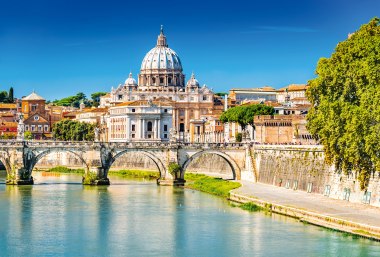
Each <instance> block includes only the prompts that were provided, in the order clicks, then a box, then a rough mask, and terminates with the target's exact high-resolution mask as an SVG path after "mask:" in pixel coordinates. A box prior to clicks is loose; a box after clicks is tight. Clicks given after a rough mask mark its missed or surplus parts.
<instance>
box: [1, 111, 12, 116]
mask: <svg viewBox="0 0 380 257" xmlns="http://www.w3.org/2000/svg"><path fill="white" fill-rule="evenodd" d="M13 116H15V114H14V113H11V112H4V113H0V117H13Z"/></svg>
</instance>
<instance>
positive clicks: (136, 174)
mask: <svg viewBox="0 0 380 257" xmlns="http://www.w3.org/2000/svg"><path fill="white" fill-rule="evenodd" d="M108 175H117V176H121V177H124V178H144V179H152V180H153V179H158V178H159V177H160V173H159V172H157V171H145V170H118V171H109V172H108Z"/></svg>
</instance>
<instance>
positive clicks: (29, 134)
mask: <svg viewBox="0 0 380 257" xmlns="http://www.w3.org/2000/svg"><path fill="white" fill-rule="evenodd" d="M24 139H25V140H31V139H33V134H32V132H30V131H25V132H24Z"/></svg>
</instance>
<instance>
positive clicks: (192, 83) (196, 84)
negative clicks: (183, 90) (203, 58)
mask: <svg viewBox="0 0 380 257" xmlns="http://www.w3.org/2000/svg"><path fill="white" fill-rule="evenodd" d="M186 85H187V86H188V87H199V82H198V80H197V79H196V78H195V75H194V73H192V74H191V78H190V79H189V81H187V84H186Z"/></svg>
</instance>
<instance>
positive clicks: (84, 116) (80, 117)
mask: <svg viewBox="0 0 380 257" xmlns="http://www.w3.org/2000/svg"><path fill="white" fill-rule="evenodd" d="M107 112H108V108H84V109H83V110H81V111H78V112H76V114H75V120H77V121H80V122H86V123H91V124H100V120H101V119H102V117H103V116H104V115H106V114H107Z"/></svg>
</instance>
